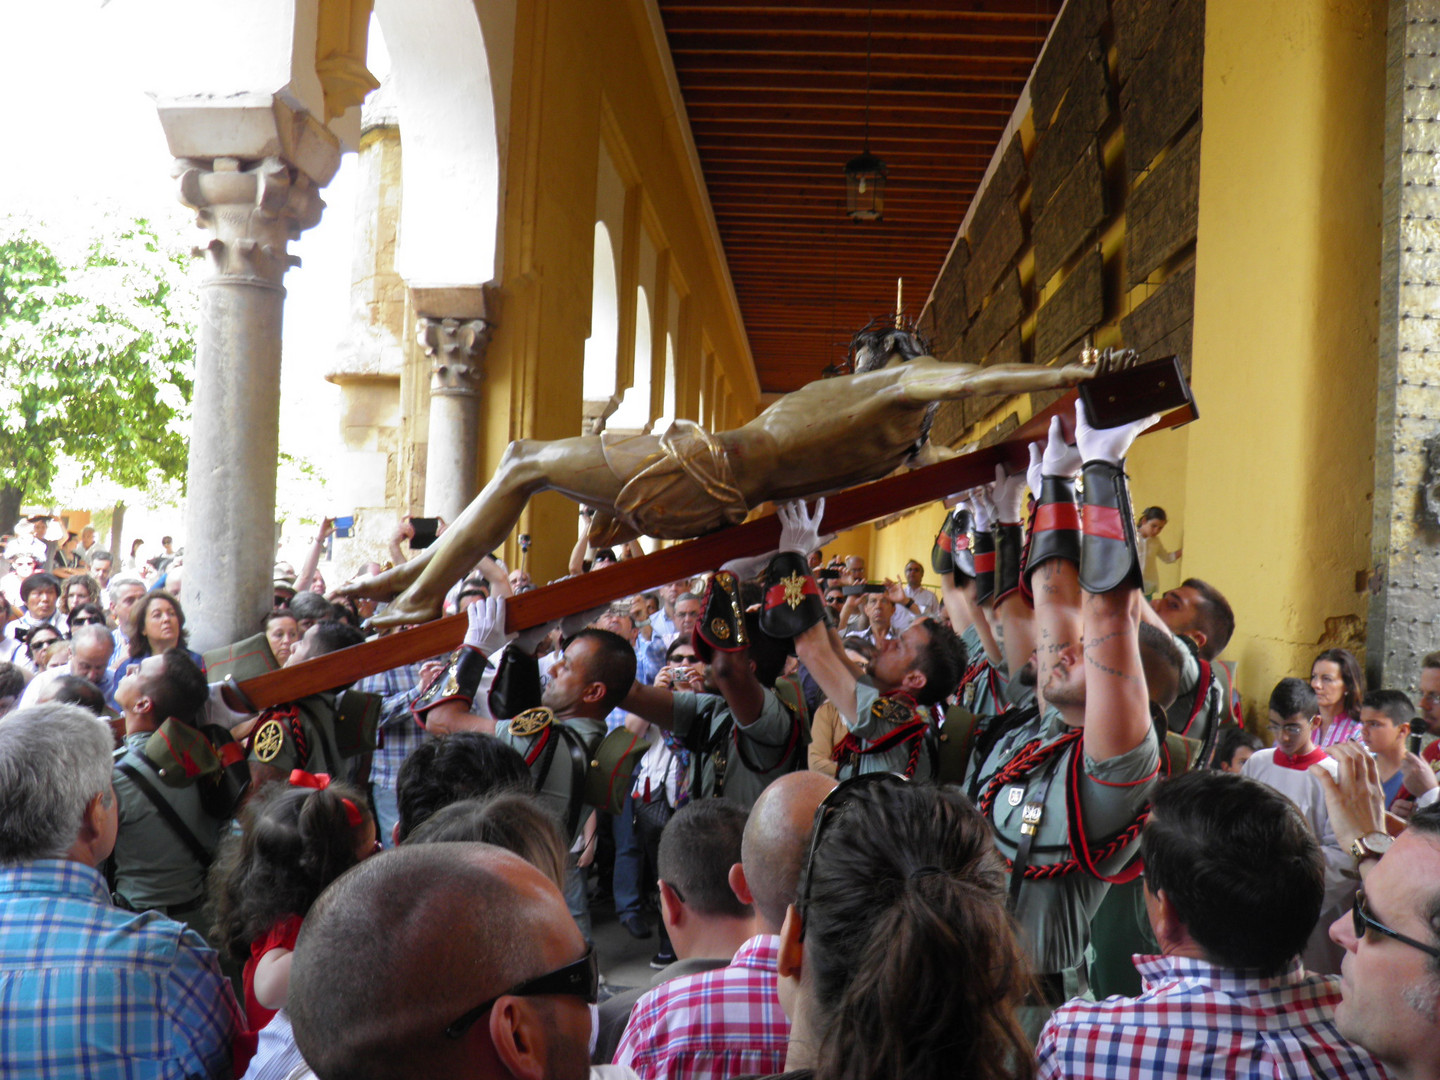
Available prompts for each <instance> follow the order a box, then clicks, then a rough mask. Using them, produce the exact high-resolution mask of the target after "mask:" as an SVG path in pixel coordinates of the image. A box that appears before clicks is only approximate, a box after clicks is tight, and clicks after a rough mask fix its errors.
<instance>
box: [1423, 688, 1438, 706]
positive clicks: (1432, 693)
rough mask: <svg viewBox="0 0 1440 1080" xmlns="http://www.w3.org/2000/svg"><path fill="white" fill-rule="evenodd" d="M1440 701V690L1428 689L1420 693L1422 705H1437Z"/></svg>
mask: <svg viewBox="0 0 1440 1080" xmlns="http://www.w3.org/2000/svg"><path fill="white" fill-rule="evenodd" d="M1437 703H1440V690H1427V691H1425V693H1423V694H1421V695H1420V704H1421V705H1435V704H1437Z"/></svg>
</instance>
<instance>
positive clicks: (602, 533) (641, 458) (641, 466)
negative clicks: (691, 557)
mask: <svg viewBox="0 0 1440 1080" xmlns="http://www.w3.org/2000/svg"><path fill="white" fill-rule="evenodd" d="M600 446H601V448H602V449H603V451H604V454H605V464H606V465H608V466H609V468H610V471H611V472H612V473H614V474H615V477H616V479H618V480H621V481H622V482H623V483H624V487H622V488H621V489H620V494H619V496H618V497H617V498H616V499H615V512H614V513H613V514H608V513H606V512H605V511H603V510H601V511H598V512H597V513H596V514H595V517H594V520H593V521H592V522H591V523H590V544H591V545H592V546H593V547H611V546H613V545H615V544H619V543H624V542H625V541H626V540H633V539H634V538H635V537H637V536H654V537H657V538H659V539H662V540H688V539H689V538H690V537H693V536H700V535H701V534H703V533H707V532H714V531H715V530H716V529H722V528H724V527H725V526H727V525H735V524H738V523H739V522H741V521H744V520H745V515H746V514H747V513H749V507H747V506H746V505H745V499H744V496H743V495H741V493H740V489H739V488H738V487H736V486H735V477H734V475H733V474H732V473H731V471H730V463H729V462H728V461H727V460H726V458H725V449H724V447H722V446H721V445H720V440H719V439H717V438H715V436H713V435H711V434H710V433H709V432H708V431H706V430H705V429H704V428H702V427H700V425H699V424H696V423H693V422H692V421H690V420H676V421H675V422H674V423H672V424H671V425H670V427H669V429H668V430H667V431H666V432H665V434H663V435H612V434H610V433H609V432H602V433H601V435H600ZM627 478H628V479H627Z"/></svg>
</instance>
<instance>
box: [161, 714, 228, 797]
mask: <svg viewBox="0 0 1440 1080" xmlns="http://www.w3.org/2000/svg"><path fill="white" fill-rule="evenodd" d="M143 753H144V754H145V756H146V757H147V758H149V759H150V761H151V763H152V764H153V765H154V766H155V770H156V772H158V773H159V774H160V779H161V780H163V781H165V783H166V784H168V785H169V786H170V787H188V786H189V785H190V784H193V783H195V781H197V780H199V779H200V778H201V777H202V776H210V775H212V774H214V773H218V772H219V771H220V768H221V765H220V758H219V756H218V755H217V754H216V753H215V748H214V747H213V746H211V745H210V740H209V739H207V738H205V736H204V735H202V734H201V733H200V732H199V731H197V730H196V729H195V728H193V727H191V726H190V725H189V724H187V723H185V722H184V721H181V720H176V719H175V718H174V717H171V718H170V719H169V720H166V721H165V722H164V723H163V724H161V725H160V726H159V727H158V728H157V729H156V730H155V733H154V734H153V735H151V736H150V738H149V739H147V740H146V741H145V749H144V751H143Z"/></svg>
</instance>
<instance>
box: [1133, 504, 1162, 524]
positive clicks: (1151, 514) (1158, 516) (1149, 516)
mask: <svg viewBox="0 0 1440 1080" xmlns="http://www.w3.org/2000/svg"><path fill="white" fill-rule="evenodd" d="M1169 520H1170V519H1169V517H1167V516H1166V514H1165V508H1164V507H1163V506H1147V507H1145V509H1144V510H1141V511H1140V520H1139V521H1138V522H1137V524H1139V525H1143V524H1145V522H1147V521H1169Z"/></svg>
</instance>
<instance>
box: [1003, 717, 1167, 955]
mask: <svg viewBox="0 0 1440 1080" xmlns="http://www.w3.org/2000/svg"><path fill="white" fill-rule="evenodd" d="M1067 734H1068V729H1067V728H1066V727H1065V725H1064V724H1063V722H1062V721H1060V719H1059V717H1058V716H1057V715H1056V714H1054V713H1049V714H1047V715H1045V716H1042V717H1038V718H1036V719H1035V720H1033V721H1031V722H1030V723H1028V724H1025V725H1023V726H1021V727H1019V728H1017V729H1016V730H1014V731H1012V732H1009V733H1007V735H1005V736H1004V737H1002V738H1001V739H1000V740H999V741H998V742H997V744H996V745H995V747H994V748H993V749H992V750H991V752H990V754H989V755H988V756H987V758H986V760H985V762H984V764H983V765H982V766H981V773H980V777H981V793H982V794H981V799H980V806H981V808H982V809H983V810H984V811H985V814H986V817H987V818H988V819H989V820H990V822H991V825H992V827H993V829H994V831H995V836H996V847H997V848H998V850H999V851H1000V853H1001V854H1002V855H1003V856H1005V858H1006V859H1013V858H1014V857H1015V853H1016V851H1017V849H1018V847H1019V845H1020V840H1021V835H1022V834H1021V830H1020V827H1021V824H1022V820H1023V816H1024V811H1025V807H1026V804H1027V803H1029V802H1030V801H1031V798H1032V796H1037V795H1038V793H1039V791H1040V789H1041V785H1042V784H1043V782H1044V777H1045V773H1046V771H1047V769H1050V770H1053V771H1054V774H1055V775H1054V779H1053V781H1052V782H1051V784H1050V787H1049V790H1048V792H1047V793H1046V797H1045V800H1044V804H1043V812H1042V816H1041V819H1040V823H1039V827H1038V830H1037V832H1036V834H1035V839H1034V841H1033V843H1032V847H1031V851H1030V859H1029V863H1030V865H1032V866H1049V865H1054V864H1056V863H1064V862H1067V861H1069V860H1070V859H1071V845H1070V817H1069V813H1068V811H1067V804H1068V800H1069V784H1070V775H1071V769H1072V765H1073V764H1074V762H1073V755H1074V754H1075V753H1077V752H1078V751H1079V750H1080V749H1081V748H1082V747H1083V745H1084V744H1083V741H1082V742H1078V743H1072V744H1070V745H1069V746H1067V747H1066V748H1065V749H1064V750H1063V751H1061V752H1060V753H1059V754H1058V755H1056V756H1054V757H1051V758H1049V759H1047V761H1046V762H1042V763H1041V764H1040V765H1039V766H1037V767H1036V768H1033V769H1031V770H1029V771H1028V772H1026V773H1024V774H1023V775H1020V776H1016V777H1015V778H1013V779H1012V780H1009V781H1007V782H1004V783H1001V784H998V785H997V784H996V783H995V780H996V778H997V774H998V773H1000V771H1001V770H1002V769H1003V768H1004V767H1005V766H1006V765H1007V764H1008V763H1010V762H1011V760H1012V759H1014V758H1015V757H1016V755H1017V754H1018V753H1019V752H1021V751H1022V750H1023V748H1024V747H1025V745H1026V744H1027V743H1031V742H1032V741H1034V740H1038V742H1037V743H1036V745H1038V746H1042V747H1043V746H1051V745H1053V744H1054V743H1055V742H1056V741H1057V740H1059V739H1061V738H1063V737H1065V736H1066V735H1067ZM1082 764H1083V769H1082V771H1081V774H1080V783H1081V789H1080V792H1079V796H1080V798H1079V803H1080V809H1081V815H1082V819H1083V823H1084V828H1085V836H1086V839H1087V840H1088V842H1089V844H1090V847H1091V850H1092V851H1095V852H1099V851H1100V849H1101V848H1102V847H1103V846H1104V845H1105V844H1106V843H1107V842H1108V841H1109V840H1111V838H1113V837H1115V836H1116V835H1117V834H1119V833H1120V832H1122V831H1123V830H1125V829H1126V828H1127V827H1129V826H1131V825H1132V824H1133V823H1134V822H1135V821H1136V819H1137V817H1138V816H1139V814H1140V812H1141V811H1142V810H1143V809H1144V808H1145V805H1146V803H1148V802H1149V799H1150V795H1151V792H1152V791H1153V789H1154V785H1155V783H1156V782H1157V780H1158V775H1159V767H1160V752H1159V744H1158V741H1157V739H1156V736H1155V732H1154V729H1153V728H1151V729H1150V730H1148V731H1147V732H1146V736H1145V739H1144V741H1142V742H1141V743H1140V745H1138V746H1136V747H1135V748H1134V749H1133V750H1130V751H1127V752H1126V753H1124V754H1121V755H1120V756H1119V757H1115V758H1111V759H1109V760H1107V761H1095V760H1094V759H1093V758H1091V757H1089V756H1088V755H1087V756H1086V757H1085V758H1084V760H1083V762H1082ZM992 789H993V790H992ZM987 792H988V793H990V795H991V796H992V797H991V798H990V800H989V801H988V806H987V799H986V793H987ZM1139 850H1140V846H1139V844H1138V843H1135V842H1133V841H1132V842H1131V843H1129V844H1127V845H1125V846H1124V847H1123V848H1121V849H1120V850H1118V851H1116V852H1115V853H1114V854H1112V855H1111V856H1110V857H1109V858H1106V859H1103V860H1101V861H1100V862H1099V865H1098V869H1099V870H1100V872H1101V873H1105V874H1114V873H1117V872H1118V871H1120V870H1122V869H1123V868H1124V867H1125V866H1126V865H1127V864H1128V863H1129V862H1130V861H1131V860H1132V859H1133V858H1134V857H1135V856H1136V855H1137V854H1138V853H1139ZM1108 888H1109V886H1108V885H1107V883H1106V882H1104V881H1102V880H1101V879H1100V878H1098V877H1095V876H1093V875H1091V874H1090V873H1088V872H1087V871H1085V870H1084V869H1078V870H1072V872H1070V873H1066V874H1062V875H1058V876H1055V877H1049V878H1041V879H1029V880H1026V881H1025V882H1024V884H1023V885H1022V886H1021V889H1020V895H1019V899H1018V902H1017V904H1016V908H1015V917H1016V920H1017V921H1018V922H1019V924H1020V926H1021V929H1022V934H1023V937H1024V940H1025V943H1026V947H1027V948H1028V949H1029V951H1030V954H1031V956H1032V957H1033V959H1034V961H1035V970H1036V971H1037V972H1040V973H1041V974H1051V973H1056V972H1063V971H1066V970H1069V969H1072V968H1076V967H1078V966H1079V965H1080V964H1081V963H1082V962H1083V961H1084V958H1085V947H1086V944H1087V943H1088V941H1089V934H1090V921H1091V919H1092V918H1093V916H1094V914H1095V911H1096V909H1097V908H1098V907H1099V906H1100V901H1101V900H1102V899H1103V898H1104V896H1105V892H1106V890H1107V889H1108Z"/></svg>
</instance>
